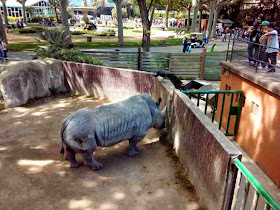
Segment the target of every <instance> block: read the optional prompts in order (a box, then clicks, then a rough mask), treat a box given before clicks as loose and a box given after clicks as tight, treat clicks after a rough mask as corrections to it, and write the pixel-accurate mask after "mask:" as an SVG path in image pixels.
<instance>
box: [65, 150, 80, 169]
mask: <svg viewBox="0 0 280 210" xmlns="http://www.w3.org/2000/svg"><path fill="white" fill-rule="evenodd" d="M66 160H68V161H69V162H70V168H78V167H79V166H80V164H79V163H78V162H77V160H76V157H75V151H74V150H73V149H71V148H70V147H69V146H66Z"/></svg>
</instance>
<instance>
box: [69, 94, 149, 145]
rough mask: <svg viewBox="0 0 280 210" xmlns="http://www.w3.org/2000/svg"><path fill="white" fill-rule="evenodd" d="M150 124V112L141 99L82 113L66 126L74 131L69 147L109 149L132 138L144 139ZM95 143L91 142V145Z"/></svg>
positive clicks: (137, 97) (130, 99) (84, 110)
mask: <svg viewBox="0 0 280 210" xmlns="http://www.w3.org/2000/svg"><path fill="white" fill-rule="evenodd" d="M151 124H152V116H151V112H150V108H149V106H148V104H147V103H146V101H145V100H143V98H142V97H140V96H133V97H131V98H129V99H127V100H125V101H122V102H119V103H115V104H110V105H105V106H101V107H99V108H97V109H82V110H79V111H77V112H76V113H75V118H74V119H73V120H72V121H71V122H70V123H69V130H72V131H74V133H73V134H72V136H73V135H74V136H75V138H72V141H73V140H74V141H75V142H71V143H70V144H71V146H74V147H76V148H78V149H83V150H85V149H86V148H90V147H92V146H93V143H95V142H96V145H97V146H104V147H107V146H111V145H114V144H117V143H119V142H121V141H122V140H126V139H129V138H131V137H133V136H142V135H146V133H147V132H148V130H149V128H150V127H151ZM92 141H94V142H92Z"/></svg>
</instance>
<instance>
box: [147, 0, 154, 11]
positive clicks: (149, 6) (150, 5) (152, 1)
mask: <svg viewBox="0 0 280 210" xmlns="http://www.w3.org/2000/svg"><path fill="white" fill-rule="evenodd" d="M153 1H154V0H152V1H151V3H150V5H149V9H148V14H149V12H150V9H151V7H152V5H153Z"/></svg>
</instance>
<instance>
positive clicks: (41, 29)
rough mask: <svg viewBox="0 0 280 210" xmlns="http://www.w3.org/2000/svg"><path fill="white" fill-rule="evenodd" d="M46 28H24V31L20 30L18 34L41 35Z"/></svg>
mask: <svg viewBox="0 0 280 210" xmlns="http://www.w3.org/2000/svg"><path fill="white" fill-rule="evenodd" d="M44 30H45V28H44V27H41V26H34V27H30V28H23V29H19V30H18V32H19V33H21V34H27V33H39V32H42V31H44Z"/></svg>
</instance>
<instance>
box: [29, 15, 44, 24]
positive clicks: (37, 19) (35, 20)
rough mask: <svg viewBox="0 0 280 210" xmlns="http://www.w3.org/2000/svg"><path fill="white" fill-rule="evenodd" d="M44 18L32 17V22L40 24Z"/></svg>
mask: <svg viewBox="0 0 280 210" xmlns="http://www.w3.org/2000/svg"><path fill="white" fill-rule="evenodd" d="M42 19H43V18H42V17H39V16H36V17H32V19H31V22H32V23H39V22H41V21H42Z"/></svg>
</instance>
